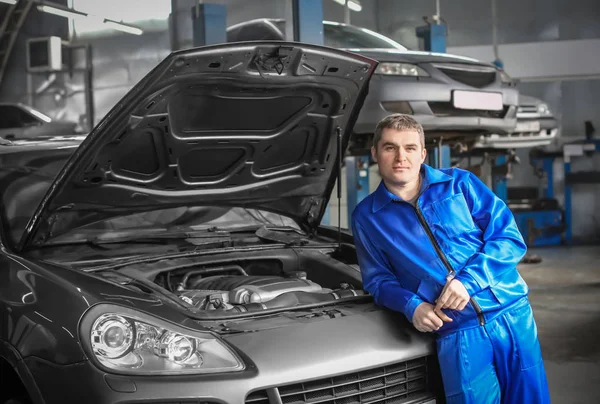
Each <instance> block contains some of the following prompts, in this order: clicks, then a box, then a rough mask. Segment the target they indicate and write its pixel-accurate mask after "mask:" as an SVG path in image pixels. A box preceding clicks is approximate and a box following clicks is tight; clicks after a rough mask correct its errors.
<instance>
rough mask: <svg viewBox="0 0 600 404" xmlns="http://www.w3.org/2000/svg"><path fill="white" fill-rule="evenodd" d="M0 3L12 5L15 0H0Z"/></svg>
mask: <svg viewBox="0 0 600 404" xmlns="http://www.w3.org/2000/svg"><path fill="white" fill-rule="evenodd" d="M0 3H6V4H10V5H14V4H17V0H0Z"/></svg>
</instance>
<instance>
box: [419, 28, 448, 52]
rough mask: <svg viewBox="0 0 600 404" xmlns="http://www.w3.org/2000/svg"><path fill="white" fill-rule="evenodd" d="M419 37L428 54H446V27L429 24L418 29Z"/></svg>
mask: <svg viewBox="0 0 600 404" xmlns="http://www.w3.org/2000/svg"><path fill="white" fill-rule="evenodd" d="M417 36H418V37H419V38H422V39H423V41H424V48H425V51H427V52H438V53H446V26H445V25H444V24H436V23H434V24H428V25H425V26H423V27H417Z"/></svg>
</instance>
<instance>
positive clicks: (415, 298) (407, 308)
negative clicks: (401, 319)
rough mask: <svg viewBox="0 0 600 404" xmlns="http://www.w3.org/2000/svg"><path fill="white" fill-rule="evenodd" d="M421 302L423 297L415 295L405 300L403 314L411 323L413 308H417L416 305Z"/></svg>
mask: <svg viewBox="0 0 600 404" xmlns="http://www.w3.org/2000/svg"><path fill="white" fill-rule="evenodd" d="M421 303H424V302H423V299H421V298H420V297H419V296H417V295H414V296H413V297H412V299H410V300H409V301H408V302H406V306H404V315H405V316H406V318H407V319H408V321H410V322H411V323H412V319H413V317H414V315H415V310H417V307H419V305H420V304H421Z"/></svg>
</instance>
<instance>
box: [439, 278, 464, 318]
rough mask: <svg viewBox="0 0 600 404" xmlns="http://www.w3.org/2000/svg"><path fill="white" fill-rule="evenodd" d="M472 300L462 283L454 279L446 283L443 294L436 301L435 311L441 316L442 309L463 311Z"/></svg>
mask: <svg viewBox="0 0 600 404" xmlns="http://www.w3.org/2000/svg"><path fill="white" fill-rule="evenodd" d="M470 298H471V296H469V292H467V289H466V288H465V286H464V285H463V284H462V283H461V282H460V281H458V280H456V279H452V280H451V281H449V282H448V283H446V286H444V289H443V290H442V294H441V295H440V297H438V299H437V300H436V305H435V309H434V311H435V312H436V313H438V315H439V313H442V309H453V310H462V309H464V308H465V306H466V305H467V303H469V299H470Z"/></svg>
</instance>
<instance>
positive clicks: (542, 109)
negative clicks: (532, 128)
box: [537, 103, 552, 116]
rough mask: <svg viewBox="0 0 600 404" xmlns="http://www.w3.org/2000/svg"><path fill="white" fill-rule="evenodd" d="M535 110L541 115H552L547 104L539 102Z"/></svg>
mask: <svg viewBox="0 0 600 404" xmlns="http://www.w3.org/2000/svg"><path fill="white" fill-rule="evenodd" d="M537 112H538V114H540V115H542V116H550V115H552V111H550V107H548V104H543V103H542V104H540V105H538V106H537Z"/></svg>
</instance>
